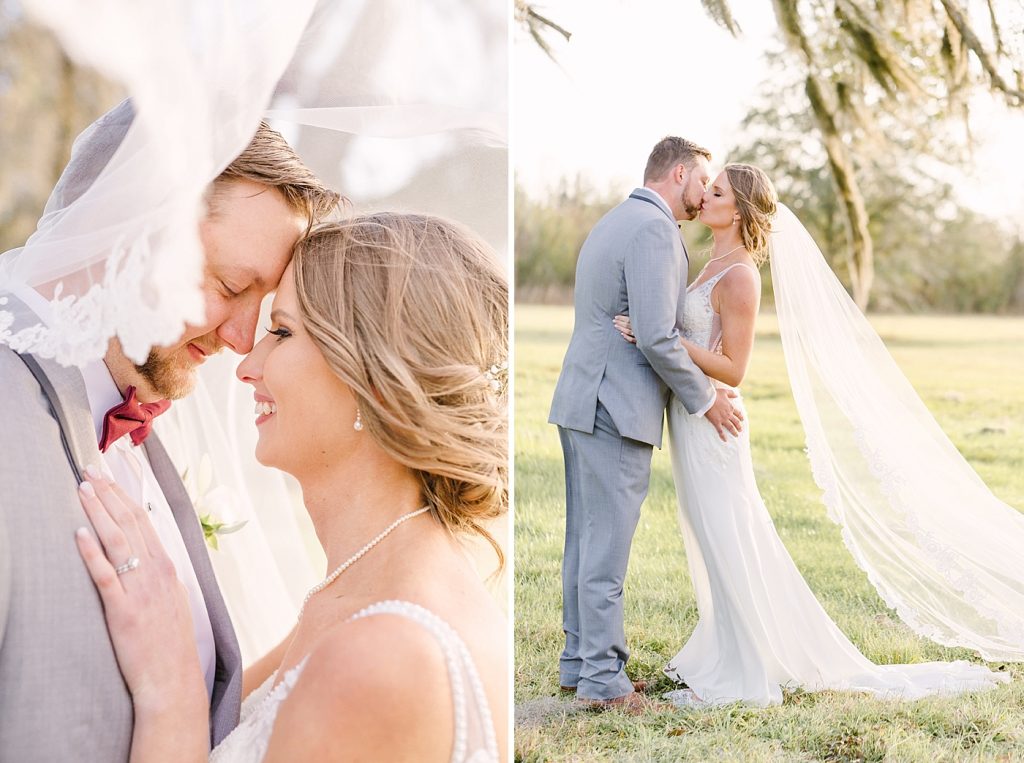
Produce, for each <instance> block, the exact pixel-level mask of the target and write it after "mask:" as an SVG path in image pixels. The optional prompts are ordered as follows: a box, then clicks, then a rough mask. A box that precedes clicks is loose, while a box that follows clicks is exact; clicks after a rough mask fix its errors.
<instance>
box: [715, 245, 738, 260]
mask: <svg viewBox="0 0 1024 763" xmlns="http://www.w3.org/2000/svg"><path fill="white" fill-rule="evenodd" d="M742 248H743V244H740V245H739V246H734V247H733V248H732V249H730V250H729V251H728V252H726V253H725V254H720V255H718V256H717V257H711V258H709V259H708V262H714V261H715V260H723V259H725V258H726V257H728V256H729V255H730V254H732V253H733V252H735V251H736V250H737V249H742Z"/></svg>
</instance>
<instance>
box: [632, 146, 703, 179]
mask: <svg viewBox="0 0 1024 763" xmlns="http://www.w3.org/2000/svg"><path fill="white" fill-rule="evenodd" d="M698 157H704V158H705V159H707V160H708V161H709V162H710V161H711V152H710V151H708V150H707V149H706V148H704V147H703V146H698V145H697V144H696V143H694V142H693V141H689V140H686V138H677V137H675V136H674V135H669V136H668V137H666V138H662V139H661V140H659V141H658V144H657V145H656V146H655V147H654V148H653V149H652V150H651V155H650V156H648V157H647V167H646V168H645V169H644V183H651V182H655V181H658V180H661V179H662V178H663V177H665V173H667V172H668V171H669V170H670V169H672V168H673V167H675V166H676V165H677V164H682V165H684V166H685V167H686V169H688V170H689V169H693V165H694V163H695V162H696V161H697V159H698Z"/></svg>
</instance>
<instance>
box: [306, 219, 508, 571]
mask: <svg viewBox="0 0 1024 763" xmlns="http://www.w3.org/2000/svg"><path fill="white" fill-rule="evenodd" d="M294 268H295V286H296V291H297V292H298V300H299V309H300V313H301V316H302V322H303V325H304V326H305V328H306V330H307V331H308V332H309V334H310V336H311V337H312V339H313V341H314V342H315V343H316V345H317V347H319V349H320V352H322V353H323V356H324V358H325V359H326V360H327V363H328V364H329V365H330V367H331V369H332V370H333V371H334V373H336V374H337V375H338V377H339V378H340V379H341V380H342V381H343V382H345V384H347V385H348V386H349V387H351V388H352V392H353V394H354V395H355V396H356V400H357V402H358V404H359V409H360V411H361V415H362V421H363V425H364V427H365V432H366V433H368V434H369V435H370V436H372V437H373V438H374V439H375V440H376V441H377V442H378V443H379V444H380V446H381V447H382V448H383V449H384V450H385V451H386V452H387V453H388V454H389V455H390V456H391V457H392V458H394V459H395V460H396V461H398V462H399V463H401V464H403V465H405V466H407V467H409V468H410V469H412V470H413V471H415V472H416V474H417V475H418V477H419V479H420V482H421V484H422V489H423V495H424V498H425V499H426V503H427V504H428V505H429V506H430V510H431V513H432V514H433V515H434V516H435V517H436V518H437V519H438V521H440V522H441V523H442V524H443V525H444V526H445V527H446V528H448V529H449V530H450V531H453V532H465V531H468V532H472V533H476V534H479V535H481V536H483V537H484V538H486V539H487V540H488V541H489V542H490V544H491V546H492V547H493V548H494V550H495V552H496V553H497V555H498V560H499V564H500V565H503V564H504V557H503V555H502V552H501V548H500V547H499V546H498V544H497V542H496V541H495V540H494V538H493V537H492V536H491V535H490V534H489V533H488V532H487V530H486V529H485V528H484V524H483V523H484V522H485V521H486V520H488V519H492V518H494V517H497V516H500V515H501V514H503V513H504V512H505V511H506V510H507V509H508V398H507V378H508V366H507V358H508V283H507V281H506V278H505V275H504V273H503V272H502V269H501V267H500V266H499V262H498V257H497V255H496V254H495V252H494V251H493V250H492V249H491V248H490V247H489V246H488V245H487V244H485V243H484V242H483V241H481V240H480V239H479V238H478V237H477V236H476V235H474V234H473V233H471V232H470V231H468V230H466V229H465V228H463V227H461V226H459V225H457V224H455V223H452V222H449V221H447V220H442V219H440V218H437V217H431V216H427V215H417V214H397V213H390V212H379V213H375V214H367V215H360V216H356V217H353V218H351V219H348V220H345V221H342V222H337V223H328V224H326V225H323V226H320V227H318V228H316V229H314V230H313V232H312V233H311V234H310V235H309V236H308V237H307V238H305V239H304V240H302V241H300V242H299V245H298V246H297V248H296V251H295V258H294ZM503 363H504V364H505V366H504V367H502V364H503ZM345 425H346V426H351V423H350V422H346V423H345Z"/></svg>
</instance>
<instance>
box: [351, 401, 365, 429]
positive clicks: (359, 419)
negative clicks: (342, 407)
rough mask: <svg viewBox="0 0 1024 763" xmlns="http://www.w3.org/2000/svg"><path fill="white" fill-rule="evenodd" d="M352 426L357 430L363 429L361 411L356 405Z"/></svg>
mask: <svg viewBox="0 0 1024 763" xmlns="http://www.w3.org/2000/svg"><path fill="white" fill-rule="evenodd" d="M352 428H353V429H354V430H356V431H357V432H362V431H363V412H362V411H360V410H359V406H358V405H357V406H356V423H355V424H353V425H352Z"/></svg>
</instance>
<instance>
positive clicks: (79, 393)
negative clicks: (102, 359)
mask: <svg viewBox="0 0 1024 763" xmlns="http://www.w3.org/2000/svg"><path fill="white" fill-rule="evenodd" d="M19 357H20V358H21V360H22V362H23V363H24V364H25V365H26V366H27V367H28V369H29V371H30V372H31V373H32V375H33V376H34V377H35V379H36V381H37V382H39V386H40V388H41V389H42V391H43V394H45V395H46V398H47V401H48V402H49V403H50V410H51V411H52V412H53V416H54V418H55V419H57V424H58V426H59V427H60V430H61V434H62V437H63V441H64V448H65V452H66V455H67V458H68V466H69V468H70V469H71V471H72V472H73V473H74V475H75V479H76V480H77V481H79V482H81V481H82V474H81V471H82V469H84V468H85V467H86V466H88V465H90V464H92V465H94V466H96V465H98V464H99V461H100V450H99V445H98V444H97V442H96V427H95V424H94V423H93V420H92V413H90V411H89V397H88V395H87V394H86V391H85V380H84V379H83V378H82V373H81V371H79V370H78V368H77V367H75V366H62V365H61V364H60V363H58V362H57V361H56V360H53V359H50V358H40V357H38V356H35V355H20V356H19Z"/></svg>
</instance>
